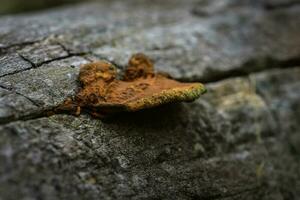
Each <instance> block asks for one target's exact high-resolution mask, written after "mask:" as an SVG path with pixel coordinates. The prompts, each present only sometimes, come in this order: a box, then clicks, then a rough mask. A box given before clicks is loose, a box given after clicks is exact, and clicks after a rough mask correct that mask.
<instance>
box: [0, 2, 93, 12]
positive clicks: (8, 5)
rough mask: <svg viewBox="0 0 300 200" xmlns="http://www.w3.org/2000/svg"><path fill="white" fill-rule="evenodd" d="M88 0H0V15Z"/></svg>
mask: <svg viewBox="0 0 300 200" xmlns="http://www.w3.org/2000/svg"><path fill="white" fill-rule="evenodd" d="M80 1H88V0H0V15H5V14H15V13H22V12H31V11H35V10H42V9H47V8H52V7H56V6H60V5H65V4H73V3H78V2H80Z"/></svg>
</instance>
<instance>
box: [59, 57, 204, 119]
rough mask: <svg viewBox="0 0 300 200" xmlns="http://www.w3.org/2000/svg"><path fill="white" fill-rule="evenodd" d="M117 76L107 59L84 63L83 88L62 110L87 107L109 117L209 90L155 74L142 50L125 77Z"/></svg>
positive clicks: (130, 64)
mask: <svg viewBox="0 0 300 200" xmlns="http://www.w3.org/2000/svg"><path fill="white" fill-rule="evenodd" d="M117 77H118V73H117V70H116V68H115V66H114V65H113V64H111V63H108V62H106V61H97V62H93V63H89V64H85V65H83V66H82V67H81V69H80V73H79V82H80V83H81V88H80V89H79V91H78V92H77V94H76V96H75V97H73V98H68V99H67V100H66V101H65V102H64V103H63V105H61V106H59V108H58V109H59V110H64V111H71V112H73V114H76V115H79V114H80V112H81V110H82V109H84V110H85V111H87V112H89V113H90V114H92V115H93V116H95V117H105V116H108V115H111V114H113V113H117V112H123V111H128V112H131V111H137V110H141V109H145V108H151V107H155V106H159V105H162V104H166V103H170V102H180V101H193V100H195V99H197V98H198V97H199V96H200V95H201V94H203V93H204V92H205V91H206V90H205V88H204V86H203V85H202V84H201V83H181V82H178V81H176V80H173V79H171V78H170V77H168V76H167V75H166V74H163V73H155V72H154V67H153V63H152V61H151V60H150V59H149V58H148V57H147V56H145V55H144V54H141V53H138V54H134V55H133V56H132V57H131V58H130V60H129V62H128V66H127V69H126V70H125V73H124V76H123V77H122V78H121V79H118V78H117Z"/></svg>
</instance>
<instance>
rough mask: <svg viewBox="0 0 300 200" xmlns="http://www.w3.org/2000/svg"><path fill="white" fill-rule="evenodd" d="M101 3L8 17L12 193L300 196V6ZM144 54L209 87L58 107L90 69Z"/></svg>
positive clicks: (2, 141)
mask: <svg viewBox="0 0 300 200" xmlns="http://www.w3.org/2000/svg"><path fill="white" fill-rule="evenodd" d="M298 3H299V2H297V1H289V2H288V3H287V1H283V0H268V1H267V0H264V1H261V0H253V1H252V0H251V1H239V0H227V1H219V0H212V1H192V0H188V1H180V0H166V1H146V0H143V1H138V0H129V1H104V0H103V1H97V2H92V3H83V4H79V5H73V6H69V7H63V8H56V9H54V10H47V11H43V12H39V13H32V14H24V15H15V16H5V17H2V18H0V124H1V125H0V199H1V200H6V199H24V200H25V199H46V200H48V199H299V197H300V157H299V153H300V67H299V66H300V37H299V36H300V6H299V5H300V4H298ZM137 52H142V53H144V54H146V55H148V56H150V57H151V58H152V59H153V61H154V62H155V65H156V68H157V70H159V71H164V72H167V73H169V74H170V75H171V76H172V77H174V78H175V79H177V80H185V81H192V82H194V81H200V82H203V83H204V84H205V85H206V87H207V88H208V92H207V93H206V94H205V95H203V96H202V97H201V98H199V99H198V100H197V101H195V102H192V103H178V104H170V105H166V106H161V107H158V108H154V109H149V110H144V111H140V112H136V113H123V114H120V115H118V116H116V117H114V118H112V119H110V120H104V121H103V120H99V119H94V118H93V117H91V116H89V115H88V114H82V115H81V116H79V117H76V116H72V115H67V114H55V115H52V116H48V115H47V111H48V110H51V109H52V108H54V107H56V106H57V105H59V104H61V103H62V102H63V101H64V99H66V98H67V97H68V96H72V95H74V93H75V92H76V89H77V88H78V82H77V76H78V72H79V66H80V65H82V64H84V63H88V62H91V61H93V60H99V59H103V60H107V61H110V62H112V63H114V64H115V65H116V66H117V67H118V68H119V69H120V71H122V70H123V69H124V67H125V66H126V62H127V60H128V58H129V57H130V56H131V55H132V54H133V53H137Z"/></svg>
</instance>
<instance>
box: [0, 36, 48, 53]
mask: <svg viewBox="0 0 300 200" xmlns="http://www.w3.org/2000/svg"><path fill="white" fill-rule="evenodd" d="M41 41H43V39H41V40H35V41H29V42H22V43H17V44H11V45H9V46H4V47H0V55H1V54H5V53H8V52H10V49H13V51H15V50H16V49H21V48H24V47H26V46H29V45H33V44H35V43H37V42H41Z"/></svg>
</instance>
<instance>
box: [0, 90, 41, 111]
mask: <svg viewBox="0 0 300 200" xmlns="http://www.w3.org/2000/svg"><path fill="white" fill-rule="evenodd" d="M0 88H3V89H5V90H8V91H12V92H14V93H16V94H17V95H20V96H22V97H24V98H25V99H27V100H28V101H30V102H31V103H32V104H33V105H35V106H36V107H40V105H39V104H38V103H37V102H35V101H34V100H33V99H31V98H29V97H27V96H26V95H24V94H22V93H20V92H17V91H14V90H13V89H11V88H8V87H5V86H3V85H0Z"/></svg>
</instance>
